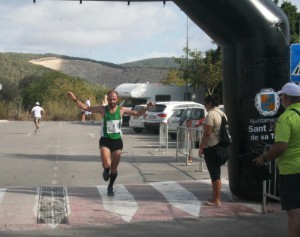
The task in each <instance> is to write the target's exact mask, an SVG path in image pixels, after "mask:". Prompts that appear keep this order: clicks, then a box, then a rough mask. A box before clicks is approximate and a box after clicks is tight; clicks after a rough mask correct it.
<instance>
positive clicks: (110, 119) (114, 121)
mask: <svg viewBox="0 0 300 237" xmlns="http://www.w3.org/2000/svg"><path fill="white" fill-rule="evenodd" d="M121 123H122V118H121V114H120V106H117V109H116V112H115V113H113V114H111V113H110V112H109V108H108V106H106V108H105V114H104V117H103V123H102V133H101V136H103V137H109V138H111V139H119V138H121V137H122V131H121Z"/></svg>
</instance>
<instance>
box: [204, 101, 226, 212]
mask: <svg viewBox="0 0 300 237" xmlns="http://www.w3.org/2000/svg"><path fill="white" fill-rule="evenodd" d="M204 106H205V109H206V110H207V113H208V114H207V116H206V118H205V120H204V122H203V132H202V137H201V142H200V147H199V155H202V154H204V159H205V162H206V166H207V169H208V172H209V175H210V178H211V182H212V196H211V198H210V200H209V201H208V202H207V203H206V205H207V206H216V207H218V206H220V205H221V186H222V183H221V165H222V164H224V163H225V162H226V161H225V162H224V161H223V162H221V161H220V158H221V157H223V156H224V155H225V157H226V156H227V158H228V145H229V144H230V141H229V142H228V143H226V144H222V142H221V141H222V139H220V135H221V130H222V129H221V125H222V120H224V119H225V121H226V123H227V117H226V115H225V113H224V112H223V111H222V110H221V109H219V102H218V99H217V97H216V96H214V95H208V96H206V97H205V98H204ZM223 118H224V119H223ZM229 138H230V137H229ZM219 151H221V152H219ZM225 160H227V159H225Z"/></svg>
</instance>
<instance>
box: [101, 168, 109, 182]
mask: <svg viewBox="0 0 300 237" xmlns="http://www.w3.org/2000/svg"><path fill="white" fill-rule="evenodd" d="M109 171H110V168H107V169H104V171H103V179H104V181H108V180H109Z"/></svg>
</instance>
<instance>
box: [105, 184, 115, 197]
mask: <svg viewBox="0 0 300 237" xmlns="http://www.w3.org/2000/svg"><path fill="white" fill-rule="evenodd" d="M107 196H110V197H113V196H115V193H114V189H113V187H112V186H108V187H107Z"/></svg>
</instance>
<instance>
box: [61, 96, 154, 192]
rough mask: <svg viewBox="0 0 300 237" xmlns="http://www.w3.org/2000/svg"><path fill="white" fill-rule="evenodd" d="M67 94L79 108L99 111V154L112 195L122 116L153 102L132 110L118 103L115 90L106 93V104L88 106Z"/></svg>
mask: <svg viewBox="0 0 300 237" xmlns="http://www.w3.org/2000/svg"><path fill="white" fill-rule="evenodd" d="M67 95H68V96H69V97H70V98H71V99H72V100H73V101H74V102H75V103H76V104H77V106H78V107H79V108H80V109H83V110H85V111H89V112H92V113H101V115H102V117H103V124H102V129H101V130H102V131H101V137H100V140H99V147H100V155H101V160H102V166H103V168H104V171H103V179H104V180H105V181H108V180H109V185H108V188H107V195H108V196H114V191H113V184H114V182H115V180H116V178H117V175H118V165H119V162H120V158H121V151H122V149H123V140H122V131H121V121H122V116H123V114H124V113H126V114H127V115H129V116H141V115H143V114H144V113H145V112H146V111H148V110H149V109H150V108H152V107H153V106H154V103H153V102H149V103H148V104H147V107H145V109H143V110H140V111H134V110H131V109H128V108H126V107H122V106H119V105H118V102H119V101H118V100H119V98H118V93H117V92H116V91H109V92H108V93H107V101H108V105H106V106H104V105H100V106H91V107H88V106H87V105H85V104H84V103H82V102H81V101H79V100H78V99H77V98H76V96H75V95H74V94H73V93H72V92H68V93H67Z"/></svg>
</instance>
